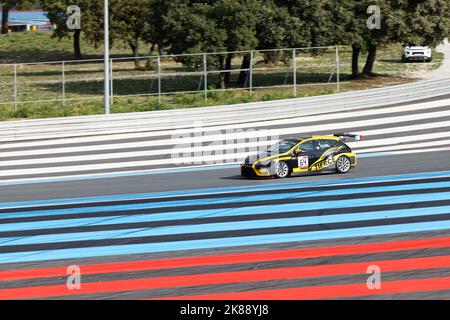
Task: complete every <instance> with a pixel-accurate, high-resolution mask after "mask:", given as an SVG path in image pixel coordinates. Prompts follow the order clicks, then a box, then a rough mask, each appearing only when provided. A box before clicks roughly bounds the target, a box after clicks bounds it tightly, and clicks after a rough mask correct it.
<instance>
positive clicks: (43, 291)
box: [0, 256, 450, 299]
mask: <svg viewBox="0 0 450 320" xmlns="http://www.w3.org/2000/svg"><path fill="white" fill-rule="evenodd" d="M371 265H377V266H379V267H380V268H381V271H382V272H389V271H405V270H417V269H436V268H448V267H450V256H440V257H427V258H415V259H401V260H385V261H369V262H358V263H349V264H334V265H322V266H303V267H293V268H278V269H268V270H249V271H238V272H222V273H214V274H195V275H183V276H169V277H160V278H146V279H133V280H116V281H105V282H88V283H82V284H81V289H80V290H68V289H67V288H66V286H65V285H52V286H40V287H27V288H14V289H3V290H0V299H23V298H38V297H54V296H64V295H80V294H96V293H106V292H124V291H135V290H146V289H162V288H172V287H187V286H201V285H217V284H224V283H242V282H257V281H267V280H283V279H301V278H307V277H324V276H337V275H348V274H366V271H367V267H368V266H371Z"/></svg>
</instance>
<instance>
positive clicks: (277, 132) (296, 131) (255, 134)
mask: <svg viewBox="0 0 450 320" xmlns="http://www.w3.org/2000/svg"><path fill="white" fill-rule="evenodd" d="M444 116H450V110H449V111H440V112H433V113H428V114H415V115H407V116H398V117H391V118H385V119H373V120H362V121H353V122H344V123H339V124H335V125H334V126H333V125H331V124H325V125H317V126H310V127H301V128H299V127H291V128H283V129H273V130H263V131H246V132H240V133H232V134H215V135H207V136H202V137H192V136H189V137H186V138H184V137H180V138H173V139H165V140H153V141H141V142H133V143H116V144H105V145H94V146H81V147H61V148H54V149H42V150H26V151H14V152H8V153H7V155H6V156H8V157H19V156H31V155H43V154H46V155H49V154H55V153H69V152H85V151H105V150H117V149H132V148H141V147H154V146H173V145H184V144H191V143H199V141H203V142H209V141H221V140H237V141H240V140H243V139H252V138H253V139H256V138H261V137H267V136H268V137H276V136H281V135H300V134H302V133H305V132H314V131H316V132H318V131H324V130H329V131H331V130H335V131H338V130H339V129H343V128H351V127H362V126H370V125H376V124H379V123H380V122H381V123H383V124H384V125H387V124H395V123H397V124H398V123H401V122H404V121H412V120H421V119H434V118H440V117H444ZM391 132H393V131H392V130H391ZM361 145H363V146H365V145H366V144H365V143H362V144H361Z"/></svg>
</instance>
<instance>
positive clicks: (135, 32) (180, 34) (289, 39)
mask: <svg viewBox="0 0 450 320" xmlns="http://www.w3.org/2000/svg"><path fill="white" fill-rule="evenodd" d="M8 1H10V2H15V3H16V4H17V3H19V2H21V1H28V0H8ZM74 3H76V4H77V5H78V6H79V7H80V8H81V11H82V30H81V31H76V32H75V34H74V36H73V38H74V50H75V55H76V58H77V59H81V57H82V55H81V48H80V42H79V39H80V36H81V33H83V34H84V37H86V39H88V40H89V41H90V42H92V43H94V44H95V45H101V42H102V39H103V6H102V1H100V0H77V1H73V0H40V1H39V4H40V5H41V6H42V7H43V9H44V10H46V11H48V12H49V15H48V16H49V18H50V20H51V21H52V22H53V23H55V24H56V25H57V26H58V27H57V29H56V30H55V36H57V37H68V36H71V33H72V32H71V31H69V30H68V29H67V27H66V24H65V21H66V19H67V17H66V14H65V12H66V9H67V7H68V6H69V5H72V4H74ZM370 5H378V6H379V7H380V8H381V28H379V29H372V30H371V29H369V28H368V27H367V19H368V18H369V16H370V14H368V13H367V8H368V7H369V6H370ZM110 11H111V22H110V24H111V42H112V43H114V41H117V40H122V41H126V42H127V43H128V45H129V47H130V49H131V50H132V52H133V55H135V56H138V55H139V54H140V53H144V51H145V54H147V53H148V50H149V51H150V53H153V51H154V50H159V51H160V52H168V53H174V54H179V53H200V52H225V51H226V52H230V51H241V50H250V49H274V48H288V47H310V46H312V47H316V46H332V45H351V46H352V49H353V55H352V73H353V76H354V77H359V76H372V75H373V67H374V62H375V59H376V54H377V49H378V48H379V47H380V46H384V45H387V44H390V43H398V42H409V43H423V44H428V45H431V46H434V45H436V44H438V43H439V42H441V41H442V40H443V39H445V38H446V37H447V36H448V34H449V33H450V1H448V0H359V1H356V0H355V1H354V0H132V1H130V0H110ZM142 43H145V44H146V46H147V47H146V48H141V47H140V44H142ZM362 52H367V53H368V56H367V60H366V61H365V66H364V68H363V69H362V70H359V59H360V55H361V53H362ZM279 58H280V57H277V56H271V55H268V56H267V59H268V60H271V59H273V60H276V59H279ZM211 59H212V61H210V62H211V63H215V64H216V65H217V66H218V68H220V69H222V70H223V69H227V68H229V67H230V65H231V61H232V59H233V55H232V54H229V55H226V56H223V55H217V56H216V57H213V58H211ZM183 62H184V63H187V64H195V63H198V61H196V60H195V59H193V60H185V61H183ZM136 64H137V66H138V63H136ZM248 64H249V57H248V56H244V57H242V66H243V67H244V68H245V67H246V66H248ZM241 80H242V79H241ZM228 81H229V78H227V76H226V75H224V78H223V79H222V81H221V86H226V84H227V82H228Z"/></svg>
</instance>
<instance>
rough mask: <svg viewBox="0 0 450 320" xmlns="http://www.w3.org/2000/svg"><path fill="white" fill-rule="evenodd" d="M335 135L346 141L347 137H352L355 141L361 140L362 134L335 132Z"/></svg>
mask: <svg viewBox="0 0 450 320" xmlns="http://www.w3.org/2000/svg"><path fill="white" fill-rule="evenodd" d="M334 136H335V137H338V138H341V139H342V140H344V141H346V140H347V138H351V139H353V140H355V141H361V140H362V135H360V134H353V133H336V134H334Z"/></svg>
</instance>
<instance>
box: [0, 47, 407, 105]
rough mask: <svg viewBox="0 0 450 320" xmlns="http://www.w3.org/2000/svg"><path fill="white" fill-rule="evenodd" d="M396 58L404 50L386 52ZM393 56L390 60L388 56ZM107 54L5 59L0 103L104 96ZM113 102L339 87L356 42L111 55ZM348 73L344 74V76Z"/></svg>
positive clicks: (61, 101)
mask: <svg viewBox="0 0 450 320" xmlns="http://www.w3.org/2000/svg"><path fill="white" fill-rule="evenodd" d="M383 59H385V61H397V59H398V57H388V56H386V57H383ZM389 59H392V60H389ZM103 68H104V65H103V60H101V59H91V60H77V61H56V62H36V63H21V64H4V65H0V106H2V107H5V106H6V107H12V108H15V109H16V108H17V107H18V106H20V105H23V104H38V103H47V104H53V105H55V106H59V105H60V106H63V107H65V106H67V105H69V104H70V103H71V102H82V103H86V102H87V103H89V102H92V101H101V100H102V99H103V90H104V89H103V88H104V86H103V81H104V70H103ZM110 68H111V70H110V72H111V79H110V88H111V89H110V90H111V91H110V96H111V102H112V103H113V104H114V103H117V102H120V99H128V100H129V99H136V100H138V99H142V98H153V99H157V100H158V101H161V99H162V98H163V97H168V96H174V95H175V96H178V97H179V96H180V95H187V94H195V95H201V96H202V97H203V99H204V100H205V101H207V100H208V99H209V98H210V97H211V96H213V95H214V94H216V93H218V92H225V91H245V92H247V93H248V94H250V95H252V94H253V93H254V92H257V91H261V90H278V89H279V90H289V91H290V92H291V93H292V96H297V95H298V94H299V93H301V91H302V88H305V87H311V86H322V87H324V88H327V89H329V90H330V91H332V92H339V91H340V86H341V84H342V83H343V82H344V81H345V80H346V79H345V78H344V77H343V75H349V74H351V48H348V47H336V46H332V47H314V48H294V49H274V50H252V51H239V52H217V53H199V54H182V55H160V56H159V55H158V56H147V57H128V58H112V59H111V60H110ZM343 80H344V81H343Z"/></svg>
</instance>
